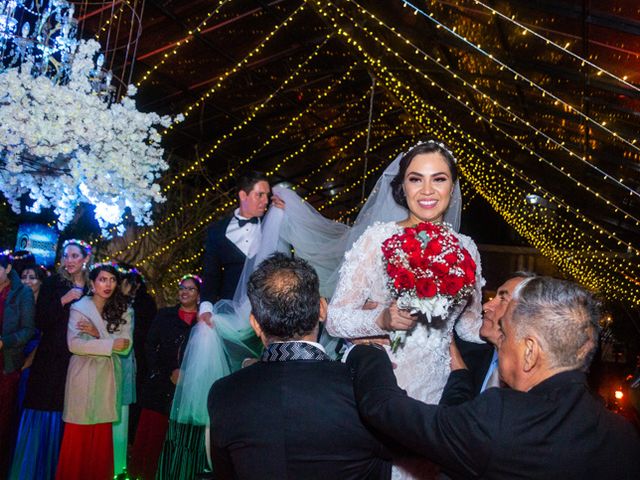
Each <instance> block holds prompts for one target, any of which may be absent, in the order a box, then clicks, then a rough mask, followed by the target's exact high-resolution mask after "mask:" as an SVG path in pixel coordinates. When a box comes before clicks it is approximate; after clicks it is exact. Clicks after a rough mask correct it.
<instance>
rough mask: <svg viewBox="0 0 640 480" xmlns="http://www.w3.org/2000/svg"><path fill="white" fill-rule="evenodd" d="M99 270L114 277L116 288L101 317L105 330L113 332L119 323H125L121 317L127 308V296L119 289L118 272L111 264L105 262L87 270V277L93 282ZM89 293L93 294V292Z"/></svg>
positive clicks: (119, 279) (116, 329) (118, 326)
mask: <svg viewBox="0 0 640 480" xmlns="http://www.w3.org/2000/svg"><path fill="white" fill-rule="evenodd" d="M100 272H107V273H110V274H111V275H113V276H115V277H116V283H117V285H116V288H115V290H114V291H113V294H112V295H111V296H110V297H109V298H108V299H107V302H106V303H105V304H104V308H103V309H102V318H103V319H104V321H105V322H107V332H109V333H114V332H117V331H118V330H119V329H120V325H124V324H125V323H127V321H126V320H125V319H124V318H122V316H123V315H124V312H126V311H127V308H128V303H127V297H125V296H124V295H123V293H122V291H121V290H120V283H121V278H120V274H119V273H118V271H117V270H116V268H115V267H114V266H113V265H109V264H107V265H98V266H96V267H94V268H93V269H91V271H90V272H89V279H90V280H91V281H92V282H95V281H96V279H97V278H98V275H99V274H100ZM89 295H93V293H90V294H89Z"/></svg>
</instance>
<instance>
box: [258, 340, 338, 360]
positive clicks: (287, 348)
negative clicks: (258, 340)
mask: <svg viewBox="0 0 640 480" xmlns="http://www.w3.org/2000/svg"><path fill="white" fill-rule="evenodd" d="M292 360H319V361H330V360H331V358H329V356H328V355H327V354H326V353H324V352H323V351H322V350H320V349H319V348H317V347H315V346H313V345H310V344H308V343H306V342H283V343H272V344H271V345H269V346H268V347H267V348H265V350H264V352H263V353H262V357H260V361H262V362H288V361H292Z"/></svg>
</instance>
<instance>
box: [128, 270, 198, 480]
mask: <svg viewBox="0 0 640 480" xmlns="http://www.w3.org/2000/svg"><path fill="white" fill-rule="evenodd" d="M200 287H201V280H200V278H199V277H197V276H195V275H186V276H184V277H183V278H182V280H180V283H179V286H178V289H179V300H180V304H179V305H176V306H175V307H168V308H162V309H160V310H159V311H158V315H157V316H156V319H155V320H154V322H153V324H152V325H151V328H150V329H149V333H148V335H147V339H146V342H145V356H146V360H147V368H148V372H149V373H148V377H147V379H146V381H145V382H144V383H143V384H142V388H141V389H140V392H139V397H138V403H139V405H140V406H141V407H142V411H141V413H140V420H139V422H138V429H137V431H136V438H135V442H134V444H133V449H132V455H131V464H130V466H131V468H130V472H131V475H132V476H133V477H134V478H142V479H143V480H152V479H154V478H155V474H156V469H157V466H158V459H159V457H160V453H161V451H162V444H163V442H164V438H165V434H166V432H167V428H168V426H169V413H170V411H171V404H172V402H173V395H174V393H175V390H176V384H177V383H178V378H179V376H180V363H181V362H182V355H183V354H184V350H185V348H186V346H187V341H188V340H189V334H190V333H191V327H192V325H193V324H194V323H195V321H196V318H197V315H198V303H199V301H200Z"/></svg>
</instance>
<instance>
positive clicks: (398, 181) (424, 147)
mask: <svg viewBox="0 0 640 480" xmlns="http://www.w3.org/2000/svg"><path fill="white" fill-rule="evenodd" d="M434 152H435V153H439V154H440V155H442V156H443V157H444V159H445V161H446V162H447V165H448V166H449V170H450V171H451V182H452V183H456V180H458V169H457V168H456V159H455V158H454V157H453V155H452V154H451V151H450V150H449V149H448V148H447V147H446V145H444V144H443V143H441V142H439V141H437V140H428V141H426V142H424V143H419V144H418V145H416V146H415V147H413V148H411V149H410V150H409V151H408V152H407V153H405V154H404V156H403V157H402V158H401V159H400V165H399V166H398V173H397V174H396V176H395V177H393V180H391V194H392V195H393V199H394V200H395V201H396V203H397V204H398V205H400V206H402V207H404V208H408V205H407V198H406V196H405V194H404V190H403V189H402V184H403V183H404V175H405V173H407V168H409V164H410V163H411V160H413V159H414V158H415V157H416V156H418V155H421V154H423V153H434Z"/></svg>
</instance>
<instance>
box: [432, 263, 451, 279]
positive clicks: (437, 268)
mask: <svg viewBox="0 0 640 480" xmlns="http://www.w3.org/2000/svg"><path fill="white" fill-rule="evenodd" d="M431 271H433V273H435V275H436V276H437V277H441V276H443V275H446V274H447V273H449V265H447V264H446V263H442V262H433V263H432V264H431Z"/></svg>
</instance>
